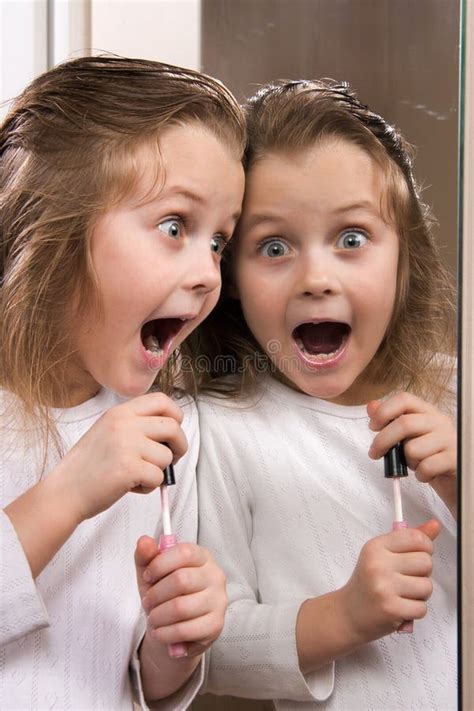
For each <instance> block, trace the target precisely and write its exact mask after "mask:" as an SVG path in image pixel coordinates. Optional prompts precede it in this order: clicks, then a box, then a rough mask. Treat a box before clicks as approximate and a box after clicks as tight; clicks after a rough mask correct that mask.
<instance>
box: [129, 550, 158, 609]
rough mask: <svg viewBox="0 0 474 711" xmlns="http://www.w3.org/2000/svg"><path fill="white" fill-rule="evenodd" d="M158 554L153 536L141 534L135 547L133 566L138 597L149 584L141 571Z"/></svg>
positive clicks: (143, 593)
mask: <svg viewBox="0 0 474 711" xmlns="http://www.w3.org/2000/svg"><path fill="white" fill-rule="evenodd" d="M159 554H160V549H159V547H158V545H157V543H156V541H155V539H154V538H151V537H150V536H141V537H140V538H139V539H138V541H137V547H136V548H135V568H136V571H137V584H138V590H139V592H140V597H143V596H144V595H145V593H146V592H147V590H148V589H149V587H150V584H149V583H147V582H146V581H145V580H144V579H143V573H144V571H145V568H146V567H147V565H148V564H149V563H150V562H151V561H152V560H153V558H154V557H155V556H157V555H159Z"/></svg>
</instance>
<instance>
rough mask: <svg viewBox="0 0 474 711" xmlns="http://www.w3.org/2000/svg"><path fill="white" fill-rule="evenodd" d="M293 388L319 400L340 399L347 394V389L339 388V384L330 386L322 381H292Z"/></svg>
mask: <svg viewBox="0 0 474 711" xmlns="http://www.w3.org/2000/svg"><path fill="white" fill-rule="evenodd" d="M292 382H293V385H294V387H296V388H298V389H299V390H301V392H303V393H305V395H310V396H311V397H317V398H320V399H321V400H334V399H337V398H340V397H342V396H343V395H344V393H346V392H347V388H345V387H341V384H340V383H338V384H337V385H336V384H334V385H330V384H329V383H324V381H323V380H322V379H319V380H317V381H316V382H315V381H314V380H312V379H311V380H310V379H308V378H305V379H304V380H302V381H300V382H297V381H292Z"/></svg>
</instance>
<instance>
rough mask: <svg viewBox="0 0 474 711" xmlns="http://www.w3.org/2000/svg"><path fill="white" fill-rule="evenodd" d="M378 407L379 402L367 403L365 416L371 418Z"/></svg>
mask: <svg viewBox="0 0 474 711" xmlns="http://www.w3.org/2000/svg"><path fill="white" fill-rule="evenodd" d="M379 407H380V400H371V401H370V402H368V403H367V414H368V416H369V417H373V416H374V415H375V413H376V412H377V410H378V409H379Z"/></svg>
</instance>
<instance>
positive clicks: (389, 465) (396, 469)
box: [383, 442, 413, 633]
mask: <svg viewBox="0 0 474 711" xmlns="http://www.w3.org/2000/svg"><path fill="white" fill-rule="evenodd" d="M383 463H384V474H385V477H386V478H387V479H391V480H392V484H393V503H394V509H395V517H394V521H393V524H392V531H398V530H399V529H400V528H408V524H407V522H406V521H405V520H404V518H403V507H402V493H401V490H400V479H401V478H402V477H404V476H408V469H407V463H406V459H405V452H404V451H403V444H402V443H401V442H398V444H396V445H395V446H394V447H392V448H391V449H389V450H388V452H387V453H386V454H385V455H384V458H383ZM397 632H405V633H406V632H413V620H405V621H404V622H402V624H401V625H400V627H399V628H398V629H397Z"/></svg>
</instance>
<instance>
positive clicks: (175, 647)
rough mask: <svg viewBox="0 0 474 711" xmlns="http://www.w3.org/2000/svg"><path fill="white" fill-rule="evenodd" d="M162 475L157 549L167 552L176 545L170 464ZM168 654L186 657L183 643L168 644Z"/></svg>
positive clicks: (176, 657) (172, 477) (173, 479)
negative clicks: (170, 501) (171, 517)
mask: <svg viewBox="0 0 474 711" xmlns="http://www.w3.org/2000/svg"><path fill="white" fill-rule="evenodd" d="M163 475H164V479H163V483H162V485H161V486H160V496H161V515H162V518H163V533H162V534H161V536H160V540H159V547H160V551H161V552H163V551H165V550H167V549H168V548H172V547H173V546H175V545H176V543H177V539H176V536H175V534H174V533H172V532H171V519H170V507H169V501H168V486H171V485H172V484H175V483H176V481H175V478H174V469H173V465H172V464H170V465H169V466H168V467H165V469H164V471H163ZM168 654H169V655H170V657H174V658H175V659H179V658H180V657H187V656H188V650H187V646H186V644H185V643H184V642H176V643H175V644H169V645H168Z"/></svg>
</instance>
